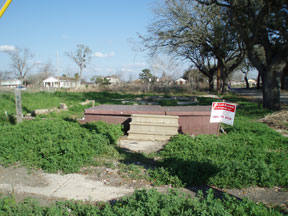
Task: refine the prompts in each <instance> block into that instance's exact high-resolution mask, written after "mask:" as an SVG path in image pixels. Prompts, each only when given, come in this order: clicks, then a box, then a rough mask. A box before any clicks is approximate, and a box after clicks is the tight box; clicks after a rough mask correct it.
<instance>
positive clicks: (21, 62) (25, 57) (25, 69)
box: [8, 48, 36, 84]
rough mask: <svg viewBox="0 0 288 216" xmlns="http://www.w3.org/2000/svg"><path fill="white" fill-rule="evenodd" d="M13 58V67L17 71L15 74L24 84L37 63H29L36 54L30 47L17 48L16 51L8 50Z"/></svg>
mask: <svg viewBox="0 0 288 216" xmlns="http://www.w3.org/2000/svg"><path fill="white" fill-rule="evenodd" d="M8 54H9V56H10V59H11V67H12V69H13V71H14V72H15V75H16V76H17V77H18V78H19V79H20V80H21V82H22V84H23V81H24V80H25V78H26V75H27V74H28V73H29V72H30V71H31V69H32V68H33V67H34V66H35V65H36V63H32V64H30V63H29V60H31V59H32V58H33V57H34V55H33V54H32V53H31V52H30V50H29V49H27V48H25V49H20V48H17V49H15V50H14V51H10V52H8Z"/></svg>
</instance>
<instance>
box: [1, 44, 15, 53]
mask: <svg viewBox="0 0 288 216" xmlns="http://www.w3.org/2000/svg"><path fill="white" fill-rule="evenodd" d="M14 50H16V47H15V46H11V45H0V52H11V51H14Z"/></svg>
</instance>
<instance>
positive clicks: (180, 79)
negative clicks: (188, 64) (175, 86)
mask: <svg viewBox="0 0 288 216" xmlns="http://www.w3.org/2000/svg"><path fill="white" fill-rule="evenodd" d="M180 81H182V82H186V80H185V79H183V78H179V79H177V80H176V82H180Z"/></svg>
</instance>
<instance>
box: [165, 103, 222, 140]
mask: <svg viewBox="0 0 288 216" xmlns="http://www.w3.org/2000/svg"><path fill="white" fill-rule="evenodd" d="M165 110H166V111H165V113H166V115H177V116H179V126H180V128H179V131H180V132H181V133H185V134H189V135H198V134H218V130H219V128H218V127H219V124H217V123H210V115H211V106H171V107H165Z"/></svg>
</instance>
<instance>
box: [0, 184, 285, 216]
mask: <svg viewBox="0 0 288 216" xmlns="http://www.w3.org/2000/svg"><path fill="white" fill-rule="evenodd" d="M0 214H1V215H21V216H22V215H99V216H101V215H102V216H108V215H109V216H112V215H113V216H114V215H115V216H118V215H123V216H124V215H126V216H131V215H137V216H138V215H139V216H142V215H143V216H144V215H149V216H158V215H163V216H164V215H179V216H180V215H191V216H193V215H203V216H210V215H219V216H221V215H223V216H224V215H225V216H229V215H233V216H235V215H239V216H242V215H247V216H249V215H253V216H268V215H269V216H272V215H275V216H276V215H281V213H279V212H277V211H275V210H272V209H269V208H267V207H265V206H264V205H263V204H256V203H254V202H252V201H249V200H246V199H244V200H241V201H240V200H237V199H235V198H232V197H230V196H228V195H225V196H224V198H222V199H218V198H215V197H214V195H213V191H212V190H210V191H209V192H208V195H207V197H204V196H203V194H201V193H199V194H198V197H197V198H195V199H192V198H188V197H187V196H185V195H184V194H181V193H179V192H177V191H175V190H173V191H170V192H169V193H168V194H160V193H159V192H157V191H156V190H149V191H147V190H140V191H136V192H135V193H134V194H133V195H132V196H130V197H126V198H122V199H120V200H118V201H116V202H115V203H113V204H110V203H106V204H104V203H103V204H83V203H81V202H71V201H67V202H58V203H56V204H54V205H52V206H50V207H41V206H39V205H38V204H37V203H36V202H35V201H33V200H25V201H23V202H21V203H16V201H15V199H13V197H6V198H2V199H0Z"/></svg>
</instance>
